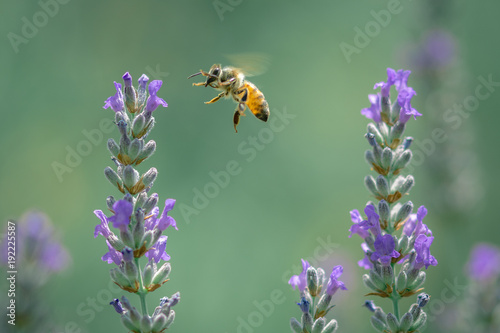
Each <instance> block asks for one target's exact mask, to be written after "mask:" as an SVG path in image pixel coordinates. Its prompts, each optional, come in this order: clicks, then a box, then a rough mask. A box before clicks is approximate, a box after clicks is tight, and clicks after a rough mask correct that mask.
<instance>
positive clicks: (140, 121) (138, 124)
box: [132, 113, 146, 138]
mask: <svg viewBox="0 0 500 333" xmlns="http://www.w3.org/2000/svg"><path fill="white" fill-rule="evenodd" d="M145 125H146V118H144V115H143V114H142V113H141V114H138V115H137V116H136V117H135V118H134V120H133V121H132V136H133V137H134V138H140V137H142V135H143V134H144V133H143V130H144V127H145Z"/></svg>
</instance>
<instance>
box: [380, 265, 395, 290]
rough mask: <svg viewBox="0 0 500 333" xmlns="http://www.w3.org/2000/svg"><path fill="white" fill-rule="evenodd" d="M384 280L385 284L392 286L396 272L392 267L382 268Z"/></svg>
mask: <svg viewBox="0 0 500 333" xmlns="http://www.w3.org/2000/svg"><path fill="white" fill-rule="evenodd" d="M382 279H383V280H384V283H385V284H388V285H391V284H392V280H393V279H394V271H393V269H392V267H391V266H390V265H387V266H382Z"/></svg>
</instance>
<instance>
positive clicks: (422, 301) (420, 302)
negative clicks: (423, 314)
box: [417, 293, 431, 308]
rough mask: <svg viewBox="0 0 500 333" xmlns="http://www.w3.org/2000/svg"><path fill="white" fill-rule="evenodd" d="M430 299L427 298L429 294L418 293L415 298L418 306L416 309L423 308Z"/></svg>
mask: <svg viewBox="0 0 500 333" xmlns="http://www.w3.org/2000/svg"><path fill="white" fill-rule="evenodd" d="M430 299H431V297H430V296H429V294H426V293H420V294H419V295H418V296H417V304H418V307H419V308H423V307H424V306H426V305H427V303H429V301H430Z"/></svg>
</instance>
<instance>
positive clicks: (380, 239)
mask: <svg viewBox="0 0 500 333" xmlns="http://www.w3.org/2000/svg"><path fill="white" fill-rule="evenodd" d="M373 246H374V247H375V252H373V253H372V255H371V258H370V259H371V260H372V261H375V260H380V262H381V263H382V265H385V266H387V265H389V264H390V263H391V260H392V258H397V257H399V252H398V251H396V244H395V242H394V238H393V237H392V236H391V235H384V236H381V235H378V236H377V238H376V239H375V243H374V245H373Z"/></svg>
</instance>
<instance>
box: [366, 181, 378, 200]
mask: <svg viewBox="0 0 500 333" xmlns="http://www.w3.org/2000/svg"><path fill="white" fill-rule="evenodd" d="M365 186H366V188H367V189H368V191H370V193H371V194H372V195H374V196H375V197H379V196H380V193H379V192H378V190H377V186H376V185H375V179H373V177H372V176H366V177H365Z"/></svg>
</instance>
